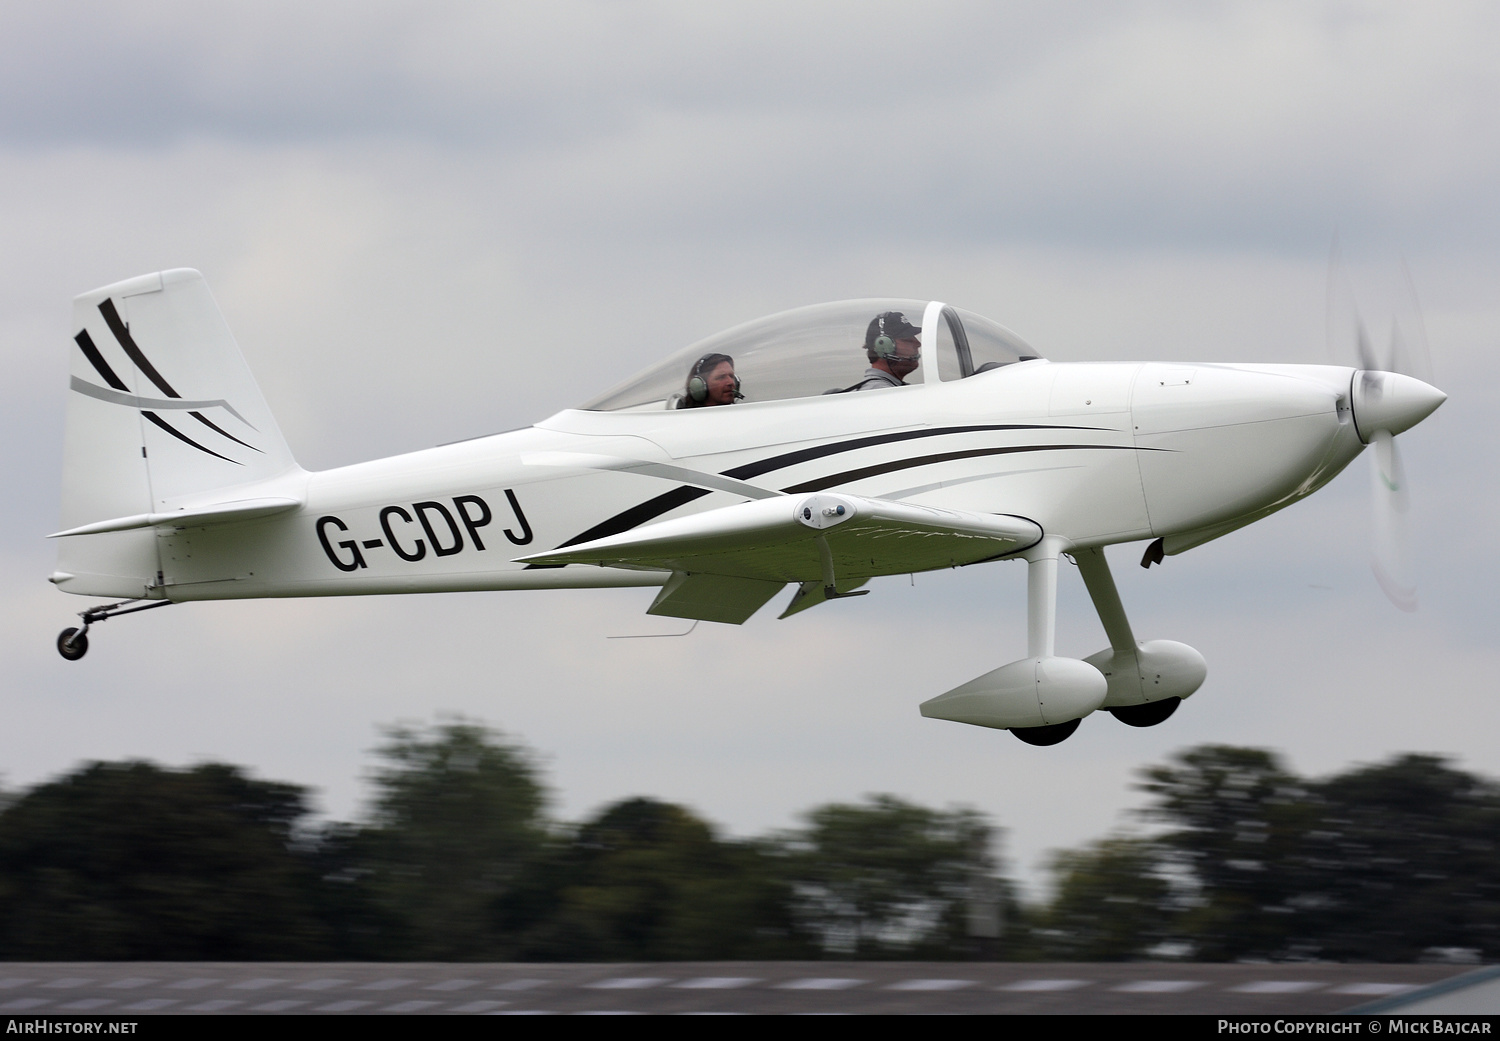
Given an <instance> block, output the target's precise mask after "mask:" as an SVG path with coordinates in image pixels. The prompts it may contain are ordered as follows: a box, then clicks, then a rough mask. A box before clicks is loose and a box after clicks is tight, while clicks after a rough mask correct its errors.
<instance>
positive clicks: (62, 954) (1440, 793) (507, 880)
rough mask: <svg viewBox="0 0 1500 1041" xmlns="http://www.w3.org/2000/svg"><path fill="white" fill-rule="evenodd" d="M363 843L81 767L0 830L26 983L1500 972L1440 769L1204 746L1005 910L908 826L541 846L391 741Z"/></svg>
mask: <svg viewBox="0 0 1500 1041" xmlns="http://www.w3.org/2000/svg"><path fill="white" fill-rule="evenodd" d="M377 756H378V762H379V766H378V769H377V770H376V772H375V774H374V778H373V780H374V786H373V787H374V798H373V801H372V807H371V811H370V812H369V813H368V814H367V815H366V819H364V820H361V821H359V822H357V823H342V822H335V823H317V822H315V821H314V820H313V818H312V816H311V813H310V808H309V803H308V793H307V791H306V790H305V789H303V788H300V787H298V786H296V785H291V784H285V783H280V782H274V781H263V780H257V779H254V778H252V777H250V776H249V775H248V774H247V773H246V772H245V771H244V770H243V769H241V768H239V767H235V766H229V765H224V764H218V763H209V764H203V765H199V766H194V767H191V768H187V769H169V768H164V767H161V766H158V765H155V764H152V763H149V762H140V761H133V762H116V763H90V764H86V765H84V766H82V767H80V768H78V769H77V770H75V771H74V772H73V773H71V774H69V775H67V776H65V777H62V778H60V779H58V780H54V781H50V782H47V783H44V784H39V785H37V786H35V787H33V788H31V789H29V790H26V791H22V792H17V793H11V794H10V795H9V796H8V797H7V798H6V799H5V800H4V802H3V804H0V958H4V959H11V960H47V959H64V960H115V959H120V960H195V959H211V960H261V959H263V960H321V959H336V960H441V961H549V960H589V961H611V960H649V961H655V960H676V959H690V960H739V959H766V958H778V959H815V958H901V959H1048V960H1072V959H1077V960H1118V959H1134V958H1148V957H1166V956H1177V957H1191V958H1194V959H1198V960H1232V959H1243V958H1267V959H1324V960H1330V959H1331V960H1372V961H1406V960H1414V959H1417V958H1422V957H1460V958H1492V957H1495V956H1496V955H1497V954H1500V866H1497V858H1496V855H1495V854H1496V848H1495V847H1496V842H1497V840H1500V789H1497V786H1496V785H1495V784H1494V783H1493V782H1491V781H1489V780H1486V779H1483V778H1479V777H1476V776H1474V775H1471V774H1468V773H1465V772H1463V771H1460V770H1458V769H1456V768H1454V767H1453V766H1452V765H1451V764H1448V763H1446V762H1445V761H1443V760H1441V759H1439V758H1436V757H1430V756H1416V755H1408V756H1402V757H1398V758H1396V759H1393V760H1391V761H1389V762H1387V763H1384V764H1380V765H1376V766H1370V767H1360V768H1356V769H1353V770H1350V771H1347V772H1345V773H1342V774H1338V775H1335V776H1333V777H1330V778H1327V779H1323V780H1310V779H1306V778H1301V777H1298V776H1296V775H1295V774H1293V773H1292V772H1291V771H1289V770H1288V769H1287V768H1286V767H1285V766H1284V765H1283V764H1281V763H1280V761H1279V760H1278V759H1277V757H1276V756H1275V755H1274V754H1272V753H1269V752H1265V751H1261V750H1257V749H1245V748H1232V747H1225V746H1205V747H1201V748H1195V749H1190V750H1187V751H1184V752H1181V753H1178V754H1177V755H1175V756H1174V757H1172V759H1171V761H1169V762H1168V763H1165V764H1162V765H1157V766H1153V767H1150V768H1148V769H1146V770H1144V771H1143V772H1142V778H1141V783H1142V786H1143V787H1144V789H1145V790H1146V792H1147V793H1148V795H1149V797H1150V800H1151V802H1150V806H1149V808H1148V810H1147V811H1146V815H1147V820H1146V821H1145V822H1144V823H1146V824H1147V825H1149V829H1150V830H1149V831H1146V832H1144V833H1138V834H1129V835H1118V836H1113V837H1109V838H1105V839H1102V840H1100V841H1098V842H1096V843H1094V844H1092V845H1089V846H1087V847H1086V848H1083V849H1078V850H1070V851H1066V852H1063V853H1059V854H1058V855H1057V856H1056V857H1055V859H1054V861H1053V863H1052V872H1053V881H1054V885H1053V892H1052V895H1051V896H1049V897H1048V898H1046V899H1045V900H1042V901H1040V902H1037V903H1034V904H1026V903H1023V902H1022V901H1020V900H1018V898H1017V895H1016V889H1015V887H1014V885H1013V884H1012V883H1011V882H1010V881H1009V880H1008V879H1007V878H1006V877H1005V876H1004V875H1003V873H1002V872H1001V869H1000V864H999V862H998V860H997V857H996V854H995V844H996V839H997V834H998V833H997V830H996V828H995V826H994V825H993V824H992V823H991V822H990V821H988V820H987V819H986V818H985V817H984V816H983V815H981V814H979V813H977V812H975V811H973V810H969V809H963V808H949V809H943V810H937V809H932V808H929V807H923V806H919V805H916V804H914V803H911V802H908V801H905V800H902V799H898V798H895V797H893V796H872V797H869V798H867V799H865V800H863V801H862V802H858V803H852V804H839V803H836V804H829V805H824V806H820V807H817V808H814V809H812V810H810V811H808V812H807V813H806V814H805V815H804V816H803V818H802V820H801V824H800V826H798V827H796V828H791V829H787V830H783V831H778V832H775V833H772V834H768V835H764V836H760V837H757V838H752V839H734V838H728V837H725V836H723V835H721V834H720V833H719V832H718V831H717V830H716V829H715V828H714V827H713V826H712V825H711V824H710V823H708V822H707V821H704V820H703V819H701V818H700V817H698V816H697V815H695V814H694V813H692V812H691V811H689V810H687V809H685V808H684V807H681V806H676V805H673V804H670V803H666V802H661V801H658V800H655V799H649V798H640V797H637V798H629V799H624V800H622V801H620V802H617V803H614V804H612V805H610V806H607V807H605V808H604V809H602V810H601V811H599V812H598V813H597V814H595V815H594V816H592V817H591V818H589V819H587V820H585V821H582V822H576V823H564V822H559V821H555V820H553V819H551V818H550V817H549V815H548V813H547V798H546V791H545V788H544V785H543V783H542V780H541V773H540V770H539V768H538V766H537V763H536V761H535V759H534V757H533V756H532V754H531V753H530V752H529V751H527V750H526V749H525V748H524V747H523V746H521V745H519V744H517V743H514V742H511V741H509V740H507V739H506V738H505V737H504V736H503V735H501V734H498V733H496V732H494V731H492V730H489V729H487V728H486V727H483V726H481V725H478V724H476V723H472V722H467V721H452V722H445V723H442V724H439V725H436V726H431V727H425V728H415V727H405V728H395V729H392V730H390V731H388V732H387V734H386V740H385V743H384V744H383V745H382V746H381V747H380V748H379V749H378V751H377Z"/></svg>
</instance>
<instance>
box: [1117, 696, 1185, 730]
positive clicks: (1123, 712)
mask: <svg viewBox="0 0 1500 1041" xmlns="http://www.w3.org/2000/svg"><path fill="white" fill-rule="evenodd" d="M1181 704H1182V699H1181V698H1162V699H1161V700H1160V701H1148V702H1146V703H1145V704H1144V705H1123V706H1121V707H1120V708H1112V709H1110V710H1109V711H1110V712H1111V713H1112V714H1113V715H1114V717H1115V718H1116V719H1118V720H1119V721H1120V722H1121V723H1124V724H1125V725H1126V726H1132V727H1154V726H1156V724H1158V723H1165V722H1166V721H1167V717H1168V716H1170V715H1171V714H1172V713H1173V712H1176V711H1177V706H1178V705H1181Z"/></svg>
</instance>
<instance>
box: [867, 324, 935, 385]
mask: <svg viewBox="0 0 1500 1041" xmlns="http://www.w3.org/2000/svg"><path fill="white" fill-rule="evenodd" d="M921 335H922V330H921V329H918V328H917V327H916V326H914V325H912V324H911V323H910V322H908V321H907V320H906V315H904V314H902V313H901V312H900V311H886V312H885V313H884V314H878V315H876V316H875V317H874V318H872V319H871V320H870V326H869V328H868V329H866V330H865V355H866V356H867V357H868V358H869V359H870V364H871V365H873V366H874V367H875V368H877V369H884V370H885V371H886V372H889V373H890V374H891V375H893V376H895V377H896V378H897V379H904V378H905V377H906V376H907V374H909V373H911V372H913V371H915V370H916V367H917V366H918V365H919V364H920V363H921V361H922V341H921V339H920V337H921Z"/></svg>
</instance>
